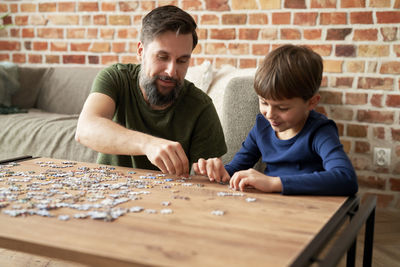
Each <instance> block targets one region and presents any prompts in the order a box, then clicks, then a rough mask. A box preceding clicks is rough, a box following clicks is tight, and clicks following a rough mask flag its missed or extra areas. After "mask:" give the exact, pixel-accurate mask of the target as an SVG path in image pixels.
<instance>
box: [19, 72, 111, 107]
mask: <svg viewBox="0 0 400 267" xmlns="http://www.w3.org/2000/svg"><path fill="white" fill-rule="evenodd" d="M102 68H104V67H70V66H67V67H64V66H57V67H47V68H35V67H23V66H22V67H20V68H19V79H20V83H21V88H20V90H19V91H18V92H17V93H16V94H15V95H14V96H13V104H14V105H16V106H18V107H21V108H38V109H41V110H44V111H47V112H52V113H60V114H79V113H80V111H81V110H82V107H83V104H84V102H85V100H86V98H87V96H88V94H89V92H90V89H91V86H92V82H93V80H94V78H95V76H96V75H97V73H98V72H99V71H100V70H101V69H102Z"/></svg>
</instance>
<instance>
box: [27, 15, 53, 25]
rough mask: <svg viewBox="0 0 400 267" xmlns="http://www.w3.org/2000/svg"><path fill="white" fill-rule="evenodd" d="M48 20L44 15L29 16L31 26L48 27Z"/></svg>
mask: <svg viewBox="0 0 400 267" xmlns="http://www.w3.org/2000/svg"><path fill="white" fill-rule="evenodd" d="M48 21H49V20H48V19H47V18H46V17H45V16H44V15H39V14H33V15H31V16H29V23H30V24H31V25H43V26H44V25H47V23H48Z"/></svg>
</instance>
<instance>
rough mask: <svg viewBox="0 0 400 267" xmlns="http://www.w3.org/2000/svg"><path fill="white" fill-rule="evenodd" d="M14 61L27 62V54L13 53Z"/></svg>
mask: <svg viewBox="0 0 400 267" xmlns="http://www.w3.org/2000/svg"><path fill="white" fill-rule="evenodd" d="M12 62H14V63H17V64H18V63H25V62H26V55H25V54H13V55H12Z"/></svg>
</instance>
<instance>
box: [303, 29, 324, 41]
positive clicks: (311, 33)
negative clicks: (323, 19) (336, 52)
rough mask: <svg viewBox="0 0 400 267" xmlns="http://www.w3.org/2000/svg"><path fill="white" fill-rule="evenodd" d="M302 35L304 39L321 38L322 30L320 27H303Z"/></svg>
mask: <svg viewBox="0 0 400 267" xmlns="http://www.w3.org/2000/svg"><path fill="white" fill-rule="evenodd" d="M303 36H304V39H306V40H321V36H322V30H321V29H304V30H303Z"/></svg>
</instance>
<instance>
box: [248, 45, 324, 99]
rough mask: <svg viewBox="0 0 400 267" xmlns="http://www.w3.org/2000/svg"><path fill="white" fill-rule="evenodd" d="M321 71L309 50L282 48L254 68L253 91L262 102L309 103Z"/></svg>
mask: <svg viewBox="0 0 400 267" xmlns="http://www.w3.org/2000/svg"><path fill="white" fill-rule="evenodd" d="M322 71H323V64H322V58H321V56H320V55H318V54H317V53H315V52H314V51H312V50H311V49H310V48H308V47H306V46H296V45H283V46H281V47H278V48H277V49H275V50H273V51H272V52H270V53H269V54H268V55H267V56H266V57H265V59H264V61H263V62H262V63H261V66H260V67H259V68H258V69H257V72H256V75H255V78H254V89H255V90H256V92H257V94H258V95H259V96H261V97H263V98H264V99H272V100H283V99H291V98H295V97H300V98H302V99H304V100H309V99H310V98H311V97H313V96H314V95H315V94H316V93H317V92H318V90H319V87H320V85H321V81H322Z"/></svg>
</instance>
